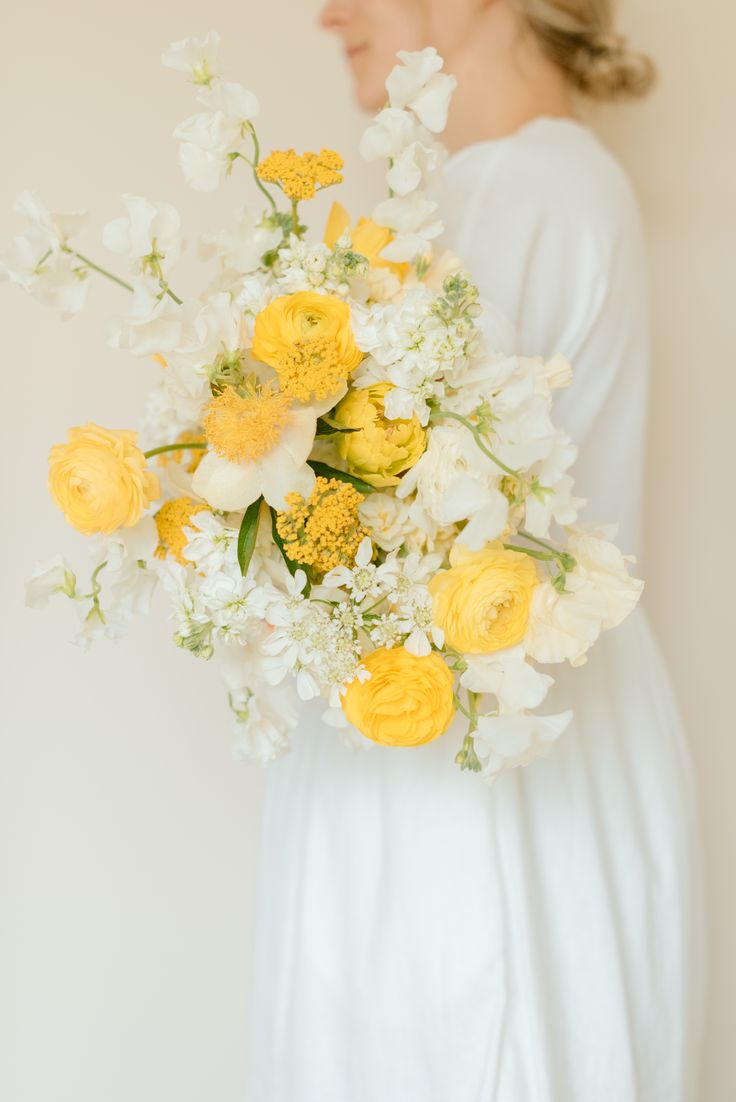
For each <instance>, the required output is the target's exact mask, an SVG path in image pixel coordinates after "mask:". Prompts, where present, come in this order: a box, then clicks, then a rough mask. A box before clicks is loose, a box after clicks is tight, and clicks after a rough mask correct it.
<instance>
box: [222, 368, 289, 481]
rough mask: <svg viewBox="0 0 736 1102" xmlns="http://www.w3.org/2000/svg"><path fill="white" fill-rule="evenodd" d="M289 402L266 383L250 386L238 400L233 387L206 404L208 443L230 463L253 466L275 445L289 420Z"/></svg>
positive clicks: (284, 395)
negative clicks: (250, 464)
mask: <svg viewBox="0 0 736 1102" xmlns="http://www.w3.org/2000/svg"><path fill="white" fill-rule="evenodd" d="M290 407H291V399H290V397H289V395H288V394H282V393H280V392H279V391H277V390H274V388H273V387H272V386H271V385H270V384H268V385H266V386H258V385H257V384H253V385H252V386H250V387H249V388H248V392H247V393H246V394H245V395H244V396H242V397H241V395H239V394H236V393H235V391H234V390H233V389H232V387H228V388H227V389H226V390H224V391H223V392H222V394H219V395H218V396H217V397H216V398H213V399H212V401H211V402H210V403H209V404H208V405H207V407H206V409H205V414H204V419H203V424H204V433H205V436H206V438H207V443H208V444H210V445H211V447H212V448H213V450H214V451H215V452H216V453H217V455H220V456H222V457H223V458H224V459H229V460H230V462H231V463H253V462H255V460H256V459H260V458H261V456H263V455H266V453H267V452H270V451H271V449H272V448H274V447H275V446H276V444H278V442H279V440H280V438H281V434H282V432H283V430H284V429H285V428H286V426H287V425H288V424H289V422H290V420H291V414H290Z"/></svg>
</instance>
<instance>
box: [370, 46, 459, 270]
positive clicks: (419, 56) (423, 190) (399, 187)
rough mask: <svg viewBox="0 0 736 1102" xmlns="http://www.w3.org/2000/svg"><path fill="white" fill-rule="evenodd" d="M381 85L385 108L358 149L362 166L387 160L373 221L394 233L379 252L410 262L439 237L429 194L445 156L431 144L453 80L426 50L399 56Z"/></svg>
mask: <svg viewBox="0 0 736 1102" xmlns="http://www.w3.org/2000/svg"><path fill="white" fill-rule="evenodd" d="M398 57H399V60H400V62H401V64H400V65H397V66H396V68H395V69H394V70H393V72H392V73H391V75H390V76H389V77H388V79H387V81H386V91H387V92H388V107H385V108H384V109H383V110H382V111H379V113H378V114H377V115H376V117H375V119H374V121H373V123H372V125H371V126H369V127H368V129H367V130H366V132H365V134H364V135H363V140H362V142H361V145H360V152H361V155H362V156H363V157H364V158H365V159H366V160H367V161H376V160H388V161H389V163H390V167H389V169H388V171H387V173H386V183H387V185H388V187H389V198H388V199H384V200H383V201H382V202H381V203H379V204H378V206H377V207H375V209H374V211H373V220H374V222H376V223H378V225H380V226H387V227H388V228H389V229H390V230H393V231H394V239H393V241H392V242H391V243H390V244H389V245H388V246H387V247H386V248H385V249H384V250H383V256H384V257H385V258H386V259H387V260H395V261H405V260H409V261H412V260H415V259H416V258H417V257H419V256H422V255H423V254H425V253H427V252H429V251H430V250H431V241H432V240H433V239H434V238H435V237H437V236H438V235H439V234H440V233H441V232H442V222H441V221H440V219H439V217H438V215H437V203H436V201H435V200H433V199H430V198H429V196H428V191H429V190H430V188H431V185H432V184H433V183H434V181H435V180H436V179H437V177H438V175H439V173H440V170H441V168H442V164H443V162H444V160H445V158H446V156H447V153H446V150H445V148H444V146H443V145H441V143H440V142H438V141H437V139H436V138H435V134H439V133H440V132H441V131H442V130H444V128H445V124H446V122H447V110H448V107H449V104H450V98H451V96H452V93H453V91H454V89H455V86H456V80H455V78H454V77H452V76H448V75H447V73H443V72H442V71H441V70H442V64H443V62H442V58H441V57H440V56H439V54H438V53H437V51H436V50H435V49H434V48H433V47H431V46H428V47H427V48H426V49H424V50H421V51H420V52H419V53H407V52H406V51H401V52H399V54H398Z"/></svg>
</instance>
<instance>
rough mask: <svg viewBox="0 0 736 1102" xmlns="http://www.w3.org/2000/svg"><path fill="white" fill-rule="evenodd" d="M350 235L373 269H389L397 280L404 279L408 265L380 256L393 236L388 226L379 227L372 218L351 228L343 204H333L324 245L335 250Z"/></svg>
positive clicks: (361, 219)
mask: <svg viewBox="0 0 736 1102" xmlns="http://www.w3.org/2000/svg"><path fill="white" fill-rule="evenodd" d="M346 230H348V231H349V233H350V241H351V244H352V247H353V249H354V250H355V252H356V253H360V254H361V255H362V256H364V257H365V258H366V260H367V261H368V263H369V264H370V266H371V268H388V269H389V270H390V271H392V272H393V273H394V275H395V276H396V277H397V279H402V280H403V279H404V278H405V277H406V273H407V272H408V271H409V265H408V264H397V263H396V261H395V260H384V259H383V257H382V256H381V255H380V253H381V250H382V249H385V247H386V246H387V245H388V243H389V241H391V240H392V238H393V234H392V233H391V230H390V229H389V228H388V227H387V226H379V225H378V223H377V222H374V221H373V219H372V218H359V219H358V221H357V222H356V223H355V225H354V226H352V227H351V226H350V216H349V215H348V212H347V211H346V210H345V207H344V206H343V205H342V203H333V204H332V207H331V208H330V213H329V216H328V218H327V225H326V226H325V234H324V243H325V245H327V247H328V249H334V247H335V245H336V244H337V241H338V239H339V238H340V237H342V235H343V234H344V233H345V231H346Z"/></svg>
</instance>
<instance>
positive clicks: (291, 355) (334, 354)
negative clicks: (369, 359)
mask: <svg viewBox="0 0 736 1102" xmlns="http://www.w3.org/2000/svg"><path fill="white" fill-rule="evenodd" d="M349 373H350V369H349V366H348V365H347V364H346V363H345V361H344V360H343V359H342V358H341V357H340V355H339V353H338V351H337V349H336V348H335V345H334V343H333V342H332V341H330V340H326V339H325V338H324V337H313V338H307V340H302V341H295V342H294V344H293V345H292V346H291V348H288V349H287V350H286V351H285V352H284V353H283V355H282V357H281V359H280V360H279V362H278V363H277V364H276V374H277V375H278V379H279V387H280V388H281V390H282V391H283V393H284V394H288V395H289V396H290V397H292V398H295V399H296V400H297V402H311V401H314V400H315V399H316V400H317V401H318V402H321V401H322V400H323V399H324V398H326V397H327V396H328V395H330V394H335V392H336V391H337V390H339V389H340V386H341V384H342V383H344V382H345V380H346V379H347V377H348V375H349Z"/></svg>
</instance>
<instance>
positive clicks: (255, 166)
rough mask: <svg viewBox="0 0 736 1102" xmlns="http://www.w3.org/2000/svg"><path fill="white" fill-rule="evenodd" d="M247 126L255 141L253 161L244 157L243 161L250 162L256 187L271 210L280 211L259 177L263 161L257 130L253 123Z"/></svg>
mask: <svg viewBox="0 0 736 1102" xmlns="http://www.w3.org/2000/svg"><path fill="white" fill-rule="evenodd" d="M247 126H248V130H249V131H250V136H251V138H252V139H253V160H252V161H248V158H247V157H243V160H244V161H248V164H249V165H250V167H251V169H252V170H253V179H254V181H255V185H256V187H257V188H258V189H259V191H262V192H263V194H264V195H265V196H266V198H267V199H268V201H269V203H270V204H271V209H272V210H273V211H274V212H275V211H276V210H277V209H278V208H277V206H276V200H275V199H274V197H273V195H272V194H271V192H270V191H269V190H268V188H267V187H265V185H264V183H263V181H262V180H261V178H260V176H259V175H258V162H259V161H260V159H261V146H260V143H259V141H258V135H257V134H256V128H255V126H254V125H253V123H252V122H249V123H248V124H247ZM240 156H241V157H242V156H243V155H242V153H241V154H240Z"/></svg>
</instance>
